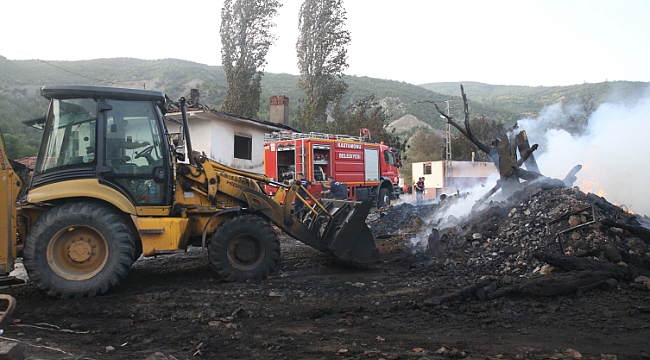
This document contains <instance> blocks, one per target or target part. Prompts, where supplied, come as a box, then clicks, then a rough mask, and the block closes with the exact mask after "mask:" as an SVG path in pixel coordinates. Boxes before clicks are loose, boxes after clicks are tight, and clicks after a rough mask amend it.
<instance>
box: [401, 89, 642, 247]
mask: <svg viewBox="0 0 650 360" xmlns="http://www.w3.org/2000/svg"><path fill="white" fill-rule="evenodd" d="M580 115H583V114H581V113H580V109H579V108H578V107H572V106H562V104H554V105H551V106H547V107H545V108H544V109H542V111H540V114H539V116H538V117H537V118H536V119H523V120H520V121H518V125H519V129H518V130H526V133H527V135H528V139H529V142H530V144H531V145H532V144H539V149H538V150H537V151H536V152H535V153H534V154H535V159H536V161H537V164H538V165H539V170H540V172H541V173H542V175H544V176H547V177H551V178H556V179H564V177H565V176H566V175H567V174H568V173H569V171H570V170H571V169H573V167H574V166H576V165H582V170H581V171H580V172H579V173H578V175H577V178H578V180H577V181H576V182H575V184H574V185H576V186H578V187H580V189H581V190H582V191H584V192H592V193H595V194H598V195H600V196H603V197H604V198H606V199H607V200H608V201H609V202H612V203H615V204H618V205H620V206H625V207H627V208H628V209H630V210H632V211H634V212H636V213H639V214H644V215H645V214H650V166H648V165H646V164H647V163H648V162H650V160H649V159H648V157H649V156H650V152H648V151H645V150H646V149H645V146H646V145H647V144H649V145H650V89H648V90H647V91H646V95H645V96H643V97H642V98H641V99H640V100H639V101H637V102H635V103H634V104H621V103H605V104H603V105H601V106H600V107H598V109H597V110H596V111H595V112H594V113H592V114H591V116H590V117H589V119H588V125H587V128H586V131H584V133H583V135H580V136H573V135H571V134H569V133H568V132H567V131H565V130H561V129H558V128H557V126H558V125H559V124H561V123H562V122H563V121H566V119H567V118H568V117H569V116H580ZM497 180H498V175H495V176H494V177H491V178H489V179H488V180H487V182H486V183H485V184H484V185H482V186H477V187H474V188H472V189H469V190H467V193H466V196H464V197H462V198H460V199H455V201H454V202H453V203H452V204H451V206H449V207H448V208H443V207H441V208H440V209H439V210H438V211H436V212H434V214H432V215H431V216H430V217H429V218H427V219H425V223H426V224H433V226H435V227H436V228H438V229H444V228H447V227H450V226H454V224H457V223H458V220H457V219H460V220H462V219H463V218H464V217H465V216H468V215H469V214H470V212H471V209H472V207H473V206H474V204H475V203H476V200H478V199H479V198H481V197H482V196H483V195H485V194H486V193H487V192H488V191H489V190H490V189H491V188H492V187H493V186H494V185H495V184H496V182H497ZM499 195H500V191H499V192H497V193H496V194H495V195H493V198H491V199H492V200H499V198H500V196H499ZM454 218H455V219H454ZM431 230H432V229H431V228H430V226H428V227H427V228H426V230H425V231H423V232H420V233H419V234H418V235H417V236H416V237H414V238H413V239H411V240H410V243H411V245H412V248H413V250H414V251H418V250H423V249H425V248H426V244H427V241H428V235H429V233H430V232H431Z"/></svg>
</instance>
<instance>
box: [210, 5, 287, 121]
mask: <svg viewBox="0 0 650 360" xmlns="http://www.w3.org/2000/svg"><path fill="white" fill-rule="evenodd" d="M280 6H282V5H281V4H280V3H279V2H278V1H275V0H253V1H251V0H226V1H225V2H224V5H223V8H222V10H221V32H220V33H221V44H222V47H221V60H222V63H223V69H224V71H225V72H226V81H227V82H228V90H227V93H226V99H225V100H224V102H223V104H222V105H221V111H223V112H225V113H229V114H236V115H240V116H244V117H248V118H253V117H255V116H256V115H257V112H258V111H259V108H260V94H261V92H262V88H261V81H262V77H263V76H264V71H263V70H264V65H266V63H267V62H266V54H267V53H268V51H269V47H270V46H271V45H272V44H273V41H274V39H275V36H274V35H273V34H271V31H270V30H271V28H272V27H274V26H275V24H274V23H273V22H272V21H271V20H272V18H273V17H274V16H276V15H277V13H278V8H279V7H280Z"/></svg>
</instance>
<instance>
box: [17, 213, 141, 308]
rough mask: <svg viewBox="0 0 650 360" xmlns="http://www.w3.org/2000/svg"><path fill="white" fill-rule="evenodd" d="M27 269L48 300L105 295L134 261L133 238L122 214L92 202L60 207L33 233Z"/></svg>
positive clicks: (28, 243)
mask: <svg viewBox="0 0 650 360" xmlns="http://www.w3.org/2000/svg"><path fill="white" fill-rule="evenodd" d="M23 257H24V263H25V269H26V270H27V274H28V275H29V278H30V279H31V280H32V281H33V282H34V283H35V284H36V286H37V287H38V288H39V289H40V290H43V291H45V292H46V293H47V294H48V295H50V296H54V297H59V298H62V299H65V298H81V297H93V296H95V295H100V294H104V293H106V292H107V291H109V290H110V289H112V288H113V287H115V286H116V285H117V284H119V283H120V281H122V280H123V279H124V277H125V276H126V274H127V273H128V272H129V269H130V268H131V264H132V263H133V259H134V258H135V241H134V236H133V233H132V232H131V230H130V228H129V226H127V224H126V222H125V221H124V219H123V218H122V217H121V216H120V214H119V212H117V211H116V210H114V209H112V208H110V207H107V206H105V205H102V204H99V203H94V202H74V203H67V204H64V205H61V206H56V207H54V208H53V209H52V210H50V211H48V212H47V213H45V214H44V215H43V216H41V217H40V218H39V219H38V220H37V221H36V223H35V224H34V226H33V227H32V228H31V230H30V232H29V234H28V236H27V240H26V241H25V248H24V252H23Z"/></svg>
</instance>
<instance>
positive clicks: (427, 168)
mask: <svg viewBox="0 0 650 360" xmlns="http://www.w3.org/2000/svg"><path fill="white" fill-rule="evenodd" d="M422 173H423V174H424V175H431V164H424V169H422Z"/></svg>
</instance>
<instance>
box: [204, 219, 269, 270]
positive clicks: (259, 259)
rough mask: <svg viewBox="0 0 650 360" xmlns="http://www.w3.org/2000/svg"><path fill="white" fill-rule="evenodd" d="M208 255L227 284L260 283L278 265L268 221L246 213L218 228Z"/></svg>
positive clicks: (211, 241)
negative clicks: (256, 281)
mask: <svg viewBox="0 0 650 360" xmlns="http://www.w3.org/2000/svg"><path fill="white" fill-rule="evenodd" d="M208 252H209V258H210V263H211V264H212V266H213V267H214V269H215V270H216V271H217V273H218V274H219V276H221V277H222V278H223V279H225V280H226V281H231V282H244V281H246V280H262V279H264V278H266V277H267V276H269V274H271V272H272V271H273V270H274V269H275V267H276V266H277V265H278V261H279V259H280V241H279V240H278V234H277V233H276V232H275V231H274V230H273V228H272V227H271V225H270V224H269V223H268V221H265V220H264V219H262V218H260V217H259V216H255V215H250V214H246V215H242V216H237V217H234V218H232V219H230V220H227V221H226V222H224V223H223V224H222V225H221V226H219V227H218V228H217V230H216V231H215V232H214V234H213V235H212V238H211V240H210V245H209V246H208Z"/></svg>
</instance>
